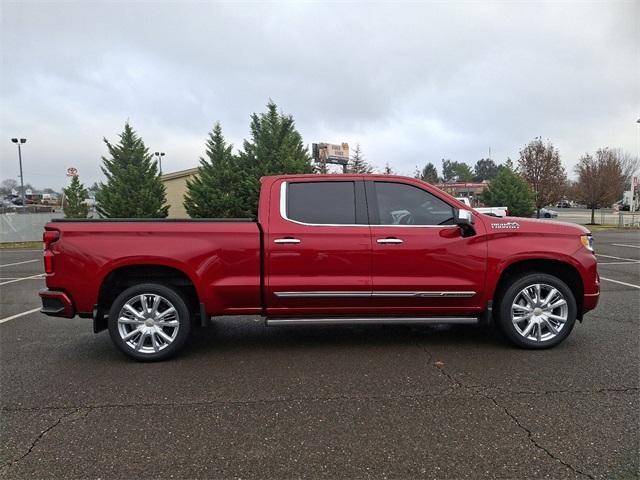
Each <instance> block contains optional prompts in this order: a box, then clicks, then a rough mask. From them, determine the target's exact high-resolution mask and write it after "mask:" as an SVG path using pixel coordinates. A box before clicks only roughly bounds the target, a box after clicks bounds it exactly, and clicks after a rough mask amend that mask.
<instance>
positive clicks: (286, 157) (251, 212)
mask: <svg viewBox="0 0 640 480" xmlns="http://www.w3.org/2000/svg"><path fill="white" fill-rule="evenodd" d="M249 128H250V131H251V139H250V140H245V141H244V144H243V150H242V151H241V152H240V154H239V167H240V171H241V172H242V174H243V175H242V178H243V179H242V182H241V184H240V185H239V188H238V190H237V191H236V194H237V195H238V197H239V198H240V199H241V201H242V205H243V206H242V212H243V216H251V217H255V216H256V215H257V212H258V196H259V193H260V177H262V176H265V175H282V174H292V173H313V172H314V168H313V164H312V163H311V156H310V155H309V151H308V149H307V148H306V147H305V146H304V145H303V143H302V136H301V135H300V133H299V132H298V130H297V129H296V127H295V122H294V121H293V117H292V116H291V115H285V114H283V113H279V112H278V106H277V105H276V104H275V103H274V102H273V101H271V100H270V101H269V103H268V104H267V111H266V112H264V113H260V114H257V113H254V114H253V115H251V124H250V126H249Z"/></svg>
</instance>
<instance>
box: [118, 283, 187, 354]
mask: <svg viewBox="0 0 640 480" xmlns="http://www.w3.org/2000/svg"><path fill="white" fill-rule="evenodd" d="M143 294H148V295H150V296H159V297H162V298H163V299H164V300H161V301H162V305H164V306H171V307H173V308H174V309H175V314H173V313H172V314H171V316H170V319H171V323H175V322H176V321H177V323H178V325H177V327H172V326H166V327H162V328H163V333H165V335H166V334H167V332H168V333H169V335H167V336H168V337H170V336H172V335H173V329H174V328H177V332H175V335H173V337H172V341H171V342H170V343H169V342H165V341H164V340H163V339H162V338H160V337H159V336H158V334H156V333H155V332H153V333H152V334H148V335H147V337H146V338H145V339H143V340H142V345H141V346H142V349H141V350H149V349H155V348H156V346H157V344H161V345H162V346H161V347H159V348H160V349H159V350H158V351H151V352H150V351H138V350H136V349H135V348H134V347H133V346H131V345H130V344H129V343H128V342H127V341H125V340H124V339H123V337H122V335H121V330H120V326H119V321H118V319H119V317H120V313H121V310H122V309H123V308H124V306H125V304H127V302H129V301H132V302H133V301H136V298H138V297H140V296H141V295H143ZM150 298H151V299H153V298H154V297H150ZM165 301H166V303H165ZM168 310H169V308H166V309H165V312H166V311H168ZM161 313H164V312H161ZM191 317H192V314H191V312H190V310H189V307H188V306H187V302H186V300H185V298H184V297H183V296H182V294H181V293H180V292H179V291H177V290H175V289H173V288H171V287H168V286H165V285H160V284H156V283H143V284H140V285H135V286H133V287H130V288H127V289H126V290H125V291H123V292H122V293H121V294H120V295H118V297H117V298H116V299H115V301H114V302H113V304H112V305H111V309H110V310H109V322H108V324H109V335H110V336H111V340H112V341H113V343H114V344H115V345H116V347H118V348H119V349H120V350H121V351H122V352H124V353H125V354H126V355H128V356H130V357H131V358H135V359H136V360H139V361H144V362H157V361H160V360H166V359H168V358H170V357H172V356H173V355H175V354H176V353H178V352H179V351H180V350H181V349H182V348H183V347H184V345H185V343H186V342H187V340H188V339H189V336H190V334H191V324H192V318H191ZM132 320H133V321H135V322H141V321H140V320H139V319H138V317H132ZM158 325H159V324H158ZM144 326H146V324H145V325H142V324H140V325H139V327H144ZM122 328H131V329H133V326H131V327H122ZM158 328H160V327H158ZM140 337H142V335H140V336H137V337H136V336H134V337H132V338H133V340H135V339H136V338H140ZM152 337H154V338H152ZM133 340H132V341H133ZM147 343H152V344H153V345H152V346H151V345H149V346H147Z"/></svg>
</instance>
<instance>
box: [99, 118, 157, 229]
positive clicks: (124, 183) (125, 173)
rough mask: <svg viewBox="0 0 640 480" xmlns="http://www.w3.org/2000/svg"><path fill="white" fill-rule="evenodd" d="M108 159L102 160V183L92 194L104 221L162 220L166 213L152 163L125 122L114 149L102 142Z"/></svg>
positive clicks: (113, 146) (105, 140) (155, 170)
mask: <svg viewBox="0 0 640 480" xmlns="http://www.w3.org/2000/svg"><path fill="white" fill-rule="evenodd" d="M104 142H105V144H106V145H107V149H108V150H109V154H110V155H111V158H106V157H102V162H103V164H104V165H103V166H102V167H101V168H102V173H104V175H105V176H106V177H107V182H106V183H101V184H100V189H99V190H98V192H96V209H97V210H98V213H100V215H102V216H103V217H108V218H163V217H166V216H167V214H168V213H169V206H168V205H166V193H165V188H164V185H163V184H162V181H161V180H160V177H159V175H158V168H157V165H156V162H154V161H153V158H152V155H150V154H149V151H148V149H147V147H145V145H144V142H143V141H142V139H141V138H140V137H139V136H138V135H137V134H136V132H135V131H134V130H133V129H132V128H131V126H130V125H129V123H128V122H127V123H126V124H125V125H124V131H123V132H122V133H121V134H120V143H118V144H117V145H114V144H112V143H110V142H109V141H108V140H107V139H106V138H105V139H104Z"/></svg>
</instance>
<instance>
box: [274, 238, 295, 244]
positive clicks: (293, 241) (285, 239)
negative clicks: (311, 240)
mask: <svg viewBox="0 0 640 480" xmlns="http://www.w3.org/2000/svg"><path fill="white" fill-rule="evenodd" d="M273 243H300V240H299V239H297V238H276V239H275V240H274V241H273Z"/></svg>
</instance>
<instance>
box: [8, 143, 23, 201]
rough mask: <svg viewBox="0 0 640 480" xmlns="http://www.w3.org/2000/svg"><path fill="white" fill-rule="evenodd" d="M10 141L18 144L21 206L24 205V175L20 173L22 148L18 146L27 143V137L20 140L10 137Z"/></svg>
mask: <svg viewBox="0 0 640 480" xmlns="http://www.w3.org/2000/svg"><path fill="white" fill-rule="evenodd" d="M11 141H12V142H13V143H16V144H17V145H18V162H19V163H20V193H21V197H22V207H26V205H25V201H24V176H23V175H22V149H21V148H20V145H22V144H23V143H27V139H26V138H21V139H20V140H18V139H17V138H12V139H11Z"/></svg>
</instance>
